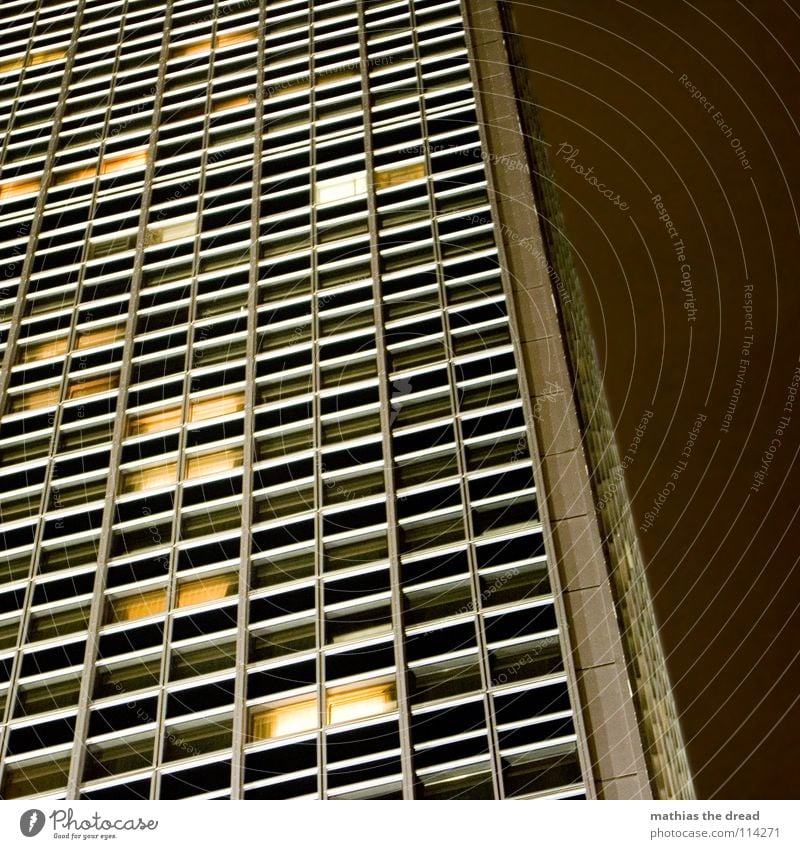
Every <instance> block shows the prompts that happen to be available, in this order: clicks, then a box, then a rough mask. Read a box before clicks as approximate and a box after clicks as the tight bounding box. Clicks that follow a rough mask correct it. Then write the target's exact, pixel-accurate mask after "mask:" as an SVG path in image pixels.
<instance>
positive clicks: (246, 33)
mask: <svg viewBox="0 0 800 849" xmlns="http://www.w3.org/2000/svg"><path fill="white" fill-rule="evenodd" d="M255 37H256V31H255V30H254V29H246V30H242V31H241V32H223V33H220V34H219V35H218V36H217V38H216V42H217V50H222V49H223V48H225V47H233V45H234V44H245V43H247V42H248V41H252V40H253V39H254V38H255Z"/></svg>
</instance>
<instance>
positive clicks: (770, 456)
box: [750, 365, 800, 492]
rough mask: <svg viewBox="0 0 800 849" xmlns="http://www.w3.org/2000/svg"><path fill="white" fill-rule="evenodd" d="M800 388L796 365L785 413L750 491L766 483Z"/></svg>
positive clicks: (787, 389)
mask: <svg viewBox="0 0 800 849" xmlns="http://www.w3.org/2000/svg"><path fill="white" fill-rule="evenodd" d="M798 389H800V365H798V366H795V369H794V372H793V373H792V379H791V380H790V381H789V383H788V385H787V387H786V395H785V396H784V401H783V409H782V410H781V412H782V413H783V415H782V416H781V417H780V418H779V419H778V424H777V425H776V426H775V432H774V434H773V437H772V440H771V442H770V443H769V445H768V446H767V449H766V451H764V453H763V454H762V455H761V464H760V466H759V468H758V470H757V471H755V472H754V473H753V482H752V483H751V484H750V492H758V491H759V490H760V489H761V487H762V486H763V485H764V481H765V480H766V479H767V475H768V474H769V467H770V466H771V465H772V461H773V460H774V459H775V455H776V454H777V453H778V451H779V450H780V447H781V445H782V444H783V435H784V434H785V433H786V431H787V430H788V429H789V425H790V424H791V423H792V414H793V413H794V402H795V401H796V400H797V392H798Z"/></svg>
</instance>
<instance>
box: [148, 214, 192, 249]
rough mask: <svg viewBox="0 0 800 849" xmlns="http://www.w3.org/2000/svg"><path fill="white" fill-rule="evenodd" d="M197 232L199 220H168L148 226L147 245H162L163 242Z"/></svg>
mask: <svg viewBox="0 0 800 849" xmlns="http://www.w3.org/2000/svg"><path fill="white" fill-rule="evenodd" d="M196 232H197V220H196V219H194V218H190V219H187V220H185V221H166V222H165V223H163V224H157V225H154V226H151V227H148V228H147V232H146V233H145V244H146V245H160V244H161V243H162V242H172V241H174V240H175V239H182V238H184V237H185V236H194V235H195V233H196Z"/></svg>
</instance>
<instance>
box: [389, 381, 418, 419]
mask: <svg viewBox="0 0 800 849" xmlns="http://www.w3.org/2000/svg"><path fill="white" fill-rule="evenodd" d="M412 392H413V387H412V386H411V381H410V380H409V379H408V378H407V377H404V378H401V379H400V380H395V381H394V382H393V383H392V397H391V398H390V400H389V407H390V410H391V412H390V413H389V424H390V425H392V424H394V420H395V419H396V418H397V417H398V416H399V415H400V411H401V410H402V409H403V404H404V403H405V400H406V398H407V396H408V395H410V394H411V393H412Z"/></svg>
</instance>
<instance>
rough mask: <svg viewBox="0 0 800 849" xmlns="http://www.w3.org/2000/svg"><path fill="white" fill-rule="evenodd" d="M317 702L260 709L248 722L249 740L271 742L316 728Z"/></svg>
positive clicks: (303, 702) (308, 700) (317, 719)
mask: <svg viewBox="0 0 800 849" xmlns="http://www.w3.org/2000/svg"><path fill="white" fill-rule="evenodd" d="M318 722H319V717H318V714H317V700H316V699H315V698H313V697H312V698H310V699H302V700H300V701H295V702H290V703H289V704H285V703H284V704H281V705H277V706H274V707H267V708H262V709H261V710H258V711H256V712H254V713H253V716H252V719H251V721H250V738H251V740H272V739H274V738H276V737H288V736H289V735H290V734H302V733H303V732H304V731H311V730H313V729H315V728H316V727H317V724H318Z"/></svg>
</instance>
